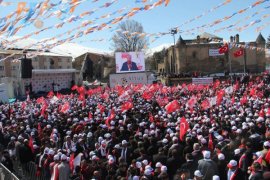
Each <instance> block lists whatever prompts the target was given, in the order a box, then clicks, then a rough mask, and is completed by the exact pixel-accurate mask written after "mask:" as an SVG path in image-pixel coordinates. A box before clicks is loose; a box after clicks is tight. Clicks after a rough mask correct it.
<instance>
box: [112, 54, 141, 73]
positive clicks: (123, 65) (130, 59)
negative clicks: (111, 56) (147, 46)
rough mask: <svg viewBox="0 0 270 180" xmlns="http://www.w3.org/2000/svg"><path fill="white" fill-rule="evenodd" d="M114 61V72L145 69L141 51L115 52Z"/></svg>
mask: <svg viewBox="0 0 270 180" xmlns="http://www.w3.org/2000/svg"><path fill="white" fill-rule="evenodd" d="M115 61H116V62H115V64H116V73H127V72H142V71H145V61H144V54H143V52H117V53H115Z"/></svg>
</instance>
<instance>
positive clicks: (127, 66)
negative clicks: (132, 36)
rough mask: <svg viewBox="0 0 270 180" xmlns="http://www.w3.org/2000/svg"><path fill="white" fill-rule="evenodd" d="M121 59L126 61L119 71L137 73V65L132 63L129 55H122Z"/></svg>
mask: <svg viewBox="0 0 270 180" xmlns="http://www.w3.org/2000/svg"><path fill="white" fill-rule="evenodd" d="M121 57H122V59H126V60H127V61H126V62H124V63H123V65H122V68H121V71H137V70H139V69H138V67H137V64H136V63H135V62H132V57H131V55H130V54H129V53H122V56H121Z"/></svg>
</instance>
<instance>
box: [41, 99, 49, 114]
mask: <svg viewBox="0 0 270 180" xmlns="http://www.w3.org/2000/svg"><path fill="white" fill-rule="evenodd" d="M47 107H48V104H47V103H46V102H45V103H44V104H43V105H42V108H41V113H40V114H41V115H42V116H44V115H45V111H46V110H47Z"/></svg>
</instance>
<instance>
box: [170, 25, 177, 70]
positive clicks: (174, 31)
mask: <svg viewBox="0 0 270 180" xmlns="http://www.w3.org/2000/svg"><path fill="white" fill-rule="evenodd" d="M170 33H171V35H172V36H173V61H172V62H171V71H172V72H173V73H175V35H176V34H177V33H178V30H177V28H172V29H171V30H170Z"/></svg>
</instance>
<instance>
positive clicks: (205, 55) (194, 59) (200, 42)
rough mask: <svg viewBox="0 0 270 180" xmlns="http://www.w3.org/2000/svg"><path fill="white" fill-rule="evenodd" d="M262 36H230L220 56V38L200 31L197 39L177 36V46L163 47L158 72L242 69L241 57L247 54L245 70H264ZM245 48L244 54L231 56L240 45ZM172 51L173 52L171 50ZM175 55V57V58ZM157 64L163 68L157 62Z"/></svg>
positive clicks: (204, 71) (214, 71)
mask: <svg viewBox="0 0 270 180" xmlns="http://www.w3.org/2000/svg"><path fill="white" fill-rule="evenodd" d="M265 44H266V41H265V39H264V37H263V36H262V35H261V34H259V35H258V37H257V39H256V40H255V41H253V42H243V41H240V36H239V35H238V34H237V35H236V36H234V37H233V36H231V37H230V46H231V47H232V48H230V50H229V53H225V54H223V55H220V54H219V53H218V49H219V48H220V47H221V46H222V45H223V39H222V38H220V37H217V36H215V35H212V34H208V33H203V34H201V35H199V36H197V38H196V39H191V40H184V39H182V37H181V36H180V37H179V39H178V41H177V43H176V46H175V47H174V46H171V47H169V48H168V49H167V50H166V53H165V58H164V69H162V68H161V69H158V71H159V72H162V71H163V70H164V72H165V73H166V74H179V73H187V72H202V73H204V74H211V73H224V72H230V63H229V62H230V61H231V68H232V73H238V72H243V69H244V58H245V57H246V65H247V66H246V67H247V71H249V72H253V73H259V72H263V71H264V70H265V68H266V58H265V51H264V48H265ZM241 46H242V47H243V46H247V47H246V48H244V49H245V56H241V57H238V58H236V57H234V55H233V53H234V52H235V51H237V50H239V49H240V48H241ZM174 52H175V53H174ZM174 56H175V57H174ZM159 67H162V65H160V66H159Z"/></svg>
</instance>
